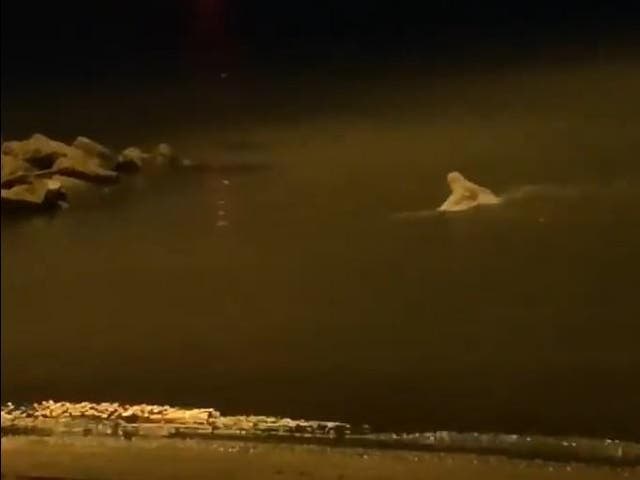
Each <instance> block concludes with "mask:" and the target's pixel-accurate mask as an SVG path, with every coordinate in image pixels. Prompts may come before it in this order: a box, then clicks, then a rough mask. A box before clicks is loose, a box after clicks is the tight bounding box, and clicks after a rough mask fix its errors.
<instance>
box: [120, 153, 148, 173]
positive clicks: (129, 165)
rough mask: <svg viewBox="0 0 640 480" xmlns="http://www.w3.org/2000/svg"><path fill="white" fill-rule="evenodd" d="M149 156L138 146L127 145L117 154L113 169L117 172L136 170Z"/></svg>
mask: <svg viewBox="0 0 640 480" xmlns="http://www.w3.org/2000/svg"><path fill="white" fill-rule="evenodd" d="M150 156H151V155H149V154H148V153H144V152H143V151H142V150H140V149H139V148H138V147H129V148H127V149H125V150H123V151H122V153H120V155H119V156H118V160H117V161H116V165H115V169H116V170H117V171H119V172H137V171H138V170H140V169H141V168H142V165H143V163H144V162H145V161H146V160H147V159H148V158H149V157H150Z"/></svg>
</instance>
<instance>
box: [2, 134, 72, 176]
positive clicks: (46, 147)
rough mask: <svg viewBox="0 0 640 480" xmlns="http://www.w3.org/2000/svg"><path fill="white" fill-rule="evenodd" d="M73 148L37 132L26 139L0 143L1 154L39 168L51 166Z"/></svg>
mask: <svg viewBox="0 0 640 480" xmlns="http://www.w3.org/2000/svg"><path fill="white" fill-rule="evenodd" d="M73 150H74V149H73V148H72V147H70V146H69V145H66V144H64V143H62V142H57V141H55V140H51V139H50V138H48V137H45V136H44V135H41V134H39V133H36V134H35V135H33V136H32V137H31V138H30V139H28V140H24V141H21V142H20V141H13V142H5V143H3V144H2V154H3V155H8V156H10V157H13V158H16V159H18V160H21V161H23V162H25V163H27V164H29V165H31V166H32V167H35V168H37V169H39V170H43V169H49V168H51V167H52V166H53V164H54V163H55V162H56V160H58V159H59V158H61V157H64V156H67V155H69V154H70V153H71V152H72V151H73Z"/></svg>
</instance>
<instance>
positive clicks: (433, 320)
mask: <svg viewBox="0 0 640 480" xmlns="http://www.w3.org/2000/svg"><path fill="white" fill-rule="evenodd" d="M387 77H388V78H385V79H384V81H382V82H378V83H375V82H373V81H372V82H371V84H367V83H366V81H365V82H364V84H362V83H358V82H354V85H351V84H349V85H350V88H351V90H349V92H346V93H345V91H343V90H342V89H339V88H337V87H336V88H335V89H333V90H332V89H331V88H330V87H326V86H325V87H323V88H322V89H321V90H318V88H319V87H318V84H317V83H314V82H312V81H309V80H308V79H297V80H296V81H297V82H298V84H297V86H298V87H299V88H301V89H302V91H304V90H305V88H307V90H308V91H307V92H306V94H305V95H302V94H300V93H290V94H289V97H287V95H285V94H283V93H282V92H279V93H278V94H279V95H283V96H282V97H277V98H278V100H280V101H282V102H283V103H282V105H278V104H277V102H276V101H273V104H271V103H270V102H268V101H264V100H263V102H264V103H262V104H260V105H259V106H258V107H256V108H257V110H256V111H254V112H252V113H251V115H250V114H249V113H247V111H246V110H243V109H242V108H239V110H240V112H239V113H237V114H236V116H235V117H232V118H231V121H230V123H231V127H227V128H223V129H220V128H218V125H219V123H220V118H219V115H220V116H222V117H224V116H225V115H227V114H228V115H231V114H229V113H228V111H227V110H223V111H222V112H221V111H220V110H217V109H215V108H213V107H212V105H211V104H209V103H207V101H203V103H202V105H201V106H200V109H196V110H195V111H194V112H193V118H195V119H196V120H197V122H198V123H197V126H194V122H195V121H192V122H186V123H187V124H186V125H182V124H179V125H176V123H175V119H174V124H173V128H169V127H167V126H163V127H158V129H157V131H155V130H154V128H153V126H152V124H151V122H147V123H146V124H145V125H147V126H145V127H144V129H143V131H142V132H140V129H138V130H137V131H127V132H123V130H124V127H123V126H118V125H111V124H109V123H108V122H105V120H104V119H102V118H99V117H100V116H99V115H97V114H96V113H94V114H91V115H90V117H89V118H88V119H86V123H79V122H78V119H79V118H80V117H81V116H80V114H77V115H78V116H77V117H76V116H75V114H74V112H73V106H71V107H70V108H71V109H72V111H71V112H70V113H69V117H70V119H71V120H70V122H69V123H67V124H65V125H64V126H63V127H60V126H59V125H56V124H54V123H53V121H52V119H54V118H56V116H57V114H56V113H55V112H54V113H51V112H49V113H45V114H43V122H44V123H45V124H47V125H49V124H48V123H47V122H49V121H52V123H51V124H50V125H51V128H50V130H53V131H54V132H55V131H56V129H57V128H58V129H59V128H64V129H68V130H69V133H68V135H75V134H82V133H85V134H90V135H91V136H94V137H96V138H97V139H107V140H109V139H110V141H111V142H113V143H115V144H117V145H118V146H123V147H124V146H125V145H124V143H127V142H130V141H132V138H134V137H135V135H134V134H139V135H140V136H142V137H144V141H149V139H151V138H155V139H157V141H169V142H170V143H172V144H174V145H175V146H176V148H177V149H178V150H180V151H183V152H185V154H186V155H187V156H189V157H191V158H195V159H199V160H200V159H202V160H205V161H215V160H216V159H217V158H227V159H231V160H233V161H246V162H263V163H266V164H269V165H272V166H273V168H272V169H271V170H265V171H256V172H252V173H246V174H240V173H225V174H212V173H210V174H181V175H179V176H174V177H168V176H163V175H157V176H150V177H148V178H144V177H137V178H132V179H129V180H127V181H126V182H124V183H123V185H121V186H119V187H116V188H114V189H113V190H112V191H110V192H103V193H100V194H99V195H95V196H92V197H91V198H89V199H87V200H86V201H82V202H76V203H73V202H72V206H71V208H70V209H68V210H66V211H64V212H61V213H60V214H59V215H56V216H55V217H40V218H35V219H29V220H26V221H21V222H16V221H10V220H9V219H3V226H2V300H3V301H2V318H3V324H2V336H3V343H2V362H3V363H2V368H3V380H2V387H3V393H2V395H3V399H5V400H41V399H43V398H48V397H54V398H60V399H65V400H84V399H92V400H120V401H134V402H154V403H160V402H167V403H173V404H184V405H213V406H215V407H216V408H218V409H220V410H222V411H223V412H224V413H227V414H231V413H245V412H246V413H264V414H275V415H284V416H293V417H296V416H299V417H305V418H323V419H335V420H344V421H349V422H354V423H358V422H362V423H369V424H372V425H373V426H374V427H377V428H388V429H392V430H407V429H408V430H427V429H437V428H442V429H460V430H487V431H514V432H523V431H527V432H531V431H534V432H542V433H567V434H571V433H581V434H586V435H601V436H608V435H611V436H621V437H633V438H635V439H638V438H639V437H640V431H638V429H637V425H639V424H640V422H639V420H640V417H638V410H637V408H636V406H637V405H638V403H639V402H640V387H639V386H638V382H637V380H636V378H637V373H638V371H639V369H640V355H639V354H638V349H637V341H636V340H637V333H638V323H637V319H638V318H640V307H638V302H637V299H636V298H635V293H636V290H637V271H638V267H640V252H639V250H638V245H640V209H639V207H640V170H638V164H637V162H636V161H635V160H634V158H635V156H637V152H638V151H640V149H639V148H638V147H639V146H640V139H639V137H638V135H637V131H638V130H637V129H638V126H639V125H640V119H639V117H638V113H637V112H639V111H640V97H639V96H638V93H637V91H636V90H635V89H634V88H632V87H633V85H637V82H638V81H640V69H639V68H638V66H637V65H635V66H633V65H631V66H629V65H625V66H622V67H620V66H618V67H615V68H614V67H611V68H610V69H608V68H602V67H597V68H596V67H594V66H580V67H579V68H567V69H558V70H557V71H556V70H550V71H535V72H530V74H528V73H527V72H526V70H525V71H522V70H519V71H518V72H516V73H509V72H507V73H502V74H500V75H495V76H493V77H491V76H490V77H488V78H484V77H483V78H481V79H479V80H478V79H475V78H470V79H462V78H457V77H456V78H453V79H452V78H443V79H441V80H439V81H438V80H435V81H434V80H433V79H430V80H429V82H427V81H426V80H425V84H427V83H428V88H427V87H421V86H420V81H419V80H420V78H419V77H402V76H399V77H398V78H393V77H392V76H391V75H387ZM305 82H307V83H305ZM403 82H404V83H403ZM336 85H338V83H336ZM211 88H214V87H211ZM204 91H206V90H205V89H202V90H200V91H199V93H200V94H202V92H204ZM605 93H606V95H605ZM251 94H252V95H256V98H261V97H260V95H257V93H256V92H252V93H251ZM180 95H182V96H183V97H184V98H183V97H181V96H180ZM189 95H192V93H189V92H182V94H180V93H175V92H173V93H171V95H170V98H169V99H167V100H166V102H171V101H173V102H176V101H177V100H175V99H176V98H177V99H180V98H183V103H181V104H180V105H177V106H175V108H173V109H168V108H167V104H165V105H164V106H163V107H164V108H165V109H166V110H168V111H167V112H165V113H164V114H163V115H164V116H161V117H162V118H161V119H160V120H163V119H164V120H167V119H169V118H170V114H171V112H173V113H174V114H176V112H179V111H182V110H181V109H183V108H185V109H186V108H187V106H185V105H184V104H185V103H186V104H188V103H189V99H190V98H192V97H190V96H189ZM265 95H266V94H265ZM314 95H316V97H315V99H314ZM307 96H308V97H311V98H307ZM174 97H175V98H174ZM236 100H237V102H238V104H239V105H241V106H242V107H246V105H245V102H246V103H250V102H249V100H246V99H243V98H236ZM208 101H209V102H213V103H215V102H214V100H212V99H209V100H208ZM296 101H297V102H298V103H297V104H296V103H295V102H296ZM83 102H87V103H84V104H83ZM90 102H100V99H99V98H98V99H96V98H92V99H90V100H83V99H80V100H78V103H79V104H80V107H78V111H82V112H84V114H85V115H86V114H87V112H88V111H91V110H87V109H86V108H85V107H86V105H88V104H90ZM139 102H142V103H145V102H146V103H145V104H146V105H147V106H149V105H152V102H151V100H148V99H147V100H139ZM287 102H289V103H287ZM178 103H180V102H178ZM227 106H233V101H231V100H229V101H228V105H227ZM192 107H194V106H193V105H192ZM101 108H107V107H106V106H105V105H102V104H101ZM149 108H150V109H151V110H153V108H155V107H149ZM229 108H230V109H231V107H229ZM261 108H262V110H261ZM132 111H135V110H132ZM147 113H148V112H147ZM21 115H22V116H21ZM47 115H50V117H49V116H47ZM133 115H135V114H133ZM139 115H142V114H141V113H139ZM145 115H146V113H145ZM242 115H247V117H246V118H245V117H243V116H242ZM142 116H144V115H142ZM25 118H28V117H27V114H25V113H23V114H19V113H16V119H20V121H22V122H23V123H24V122H25ZM74 121H75V122H76V123H74ZM128 121H132V120H126V119H125V120H123V122H124V123H125V126H126V124H127V122H128ZM167 121H168V120H167ZM18 123H19V122H18ZM179 123H180V122H179ZM25 125H26V123H25ZM83 125H86V126H87V129H89V130H91V131H90V132H83V131H80V130H78V131H75V130H74V131H73V132H71V130H72V129H78V128H79V129H82V128H83ZM42 130H44V131H45V132H47V133H48V130H47V129H46V128H42ZM120 143H123V144H122V145H120ZM450 170H459V171H461V172H463V173H464V174H465V175H467V176H468V177H469V178H470V179H472V180H474V181H478V183H480V184H482V185H486V186H488V187H490V188H492V189H493V190H494V191H496V192H508V191H520V192H525V193H522V194H521V195H519V196H518V195H514V198H513V199H511V200H510V201H508V202H505V203H504V204H502V205H500V206H498V207H496V208H484V209H478V210H475V211H470V212H466V213H463V214H460V215H436V216H429V217H428V218H424V219H417V220H416V221H411V222H397V221H393V219H392V218H391V216H392V215H393V214H394V213H398V212H403V211H412V210H423V209H430V208H435V207H437V206H438V205H439V204H440V203H441V202H442V200H443V199H444V198H445V197H446V195H447V193H448V192H447V185H446V181H445V175H446V173H447V172H448V171H450ZM223 180H228V183H225V182H223ZM531 186H533V187H531ZM536 186H537V187H536ZM523 188H524V190H522V189H523ZM221 211H222V212H224V214H221V213H220V212H221ZM221 221H222V222H226V224H225V225H221ZM221 227H223V228H221Z"/></svg>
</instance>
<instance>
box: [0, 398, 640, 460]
mask: <svg viewBox="0 0 640 480" xmlns="http://www.w3.org/2000/svg"><path fill="white" fill-rule="evenodd" d="M2 436H3V437H7V436H37V437H78V436H80V437H94V438H96V437H99V438H107V437H108V438H120V439H124V440H133V439H135V438H138V439H199V440H246V441H254V442H255V441H258V442H277V443H293V444H296V443H299V444H309V445H327V446H341V447H354V448H372V449H383V450H387V449H390V450H398V451H425V452H452V453H453V452H457V453H473V454H478V455H503V456H506V457H510V458H522V459H538V460H549V461H560V462H582V463H594V464H604V465H617V466H639V465H640V443H636V442H628V441H618V440H612V439H597V438H582V437H549V436H543V435H515V434H503V433H474V432H467V433H464V432H463V433H460V432H449V431H439V432H427V433H416V434H396V433H372V432H370V431H369V429H368V427H366V426H365V427H359V428H354V427H352V426H351V425H349V424H347V423H341V422H326V421H309V420H292V419H289V418H278V417H271V416H252V415H249V416H224V415H222V414H220V412H218V411H217V410H215V409H212V408H193V409H189V408H177V407H170V406H160V405H124V404H119V403H90V402H82V403H70V402H53V401H47V402H42V403H37V404H33V405H27V406H21V407H18V406H14V405H13V404H11V403H8V404H5V405H3V406H2Z"/></svg>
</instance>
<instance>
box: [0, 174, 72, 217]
mask: <svg viewBox="0 0 640 480" xmlns="http://www.w3.org/2000/svg"><path fill="white" fill-rule="evenodd" d="M65 199H66V194H65V192H64V190H63V189H62V185H61V184H60V182H57V181H55V180H51V179H44V178H36V179H33V181H32V182H31V183H28V184H24V185H16V186H15V187H12V188H6V189H5V188H3V189H2V208H16V209H23V208H26V209H33V208H36V209H37V208H50V207H53V206H57V205H58V202H60V201H63V200H65Z"/></svg>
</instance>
